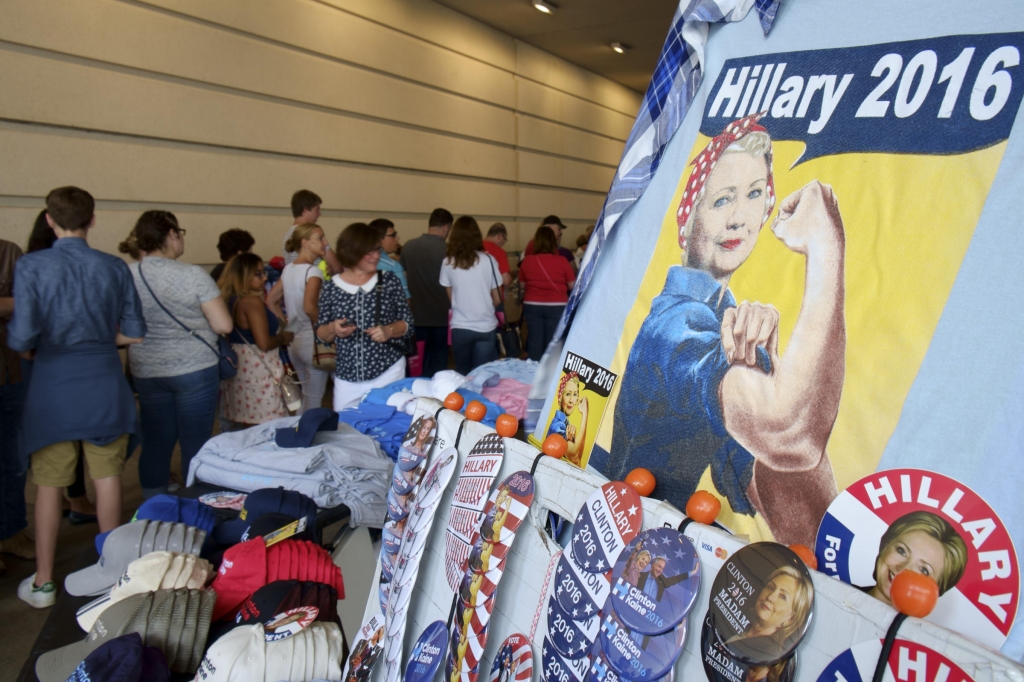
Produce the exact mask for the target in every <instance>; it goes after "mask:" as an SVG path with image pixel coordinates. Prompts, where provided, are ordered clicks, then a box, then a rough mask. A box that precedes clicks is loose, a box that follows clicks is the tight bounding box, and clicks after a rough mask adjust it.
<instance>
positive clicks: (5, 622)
mask: <svg viewBox="0 0 1024 682" xmlns="http://www.w3.org/2000/svg"><path fill="white" fill-rule="evenodd" d="M173 466H174V468H175V469H177V468H178V466H179V465H178V458H177V456H175V461H174V465H173ZM87 473H88V472H87ZM121 481H122V484H121V487H122V490H123V491H124V515H123V519H122V521H124V522H127V521H128V520H129V519H130V518H131V517H132V515H133V514H134V513H135V510H136V509H137V508H138V506H139V505H140V504H142V490H141V488H140V487H139V455H138V451H136V453H135V455H134V456H133V457H132V458H131V459H129V460H128V462H127V463H126V464H125V472H124V475H123V477H122V479H121ZM86 487H87V488H88V495H89V499H90V500H95V499H96V492H95V490H94V489H93V487H92V481H89V480H88V475H87V476H86ZM25 498H26V502H27V504H28V528H29V532H32V529H33V526H34V522H33V518H32V517H33V514H34V509H35V505H34V503H35V486H34V485H33V484H32V483H31V482H30V483H29V484H28V485H26V486H25ZM98 532H99V526H97V525H96V524H95V523H91V524H86V525H83V526H72V525H71V524H69V523H68V520H67V519H64V521H63V522H62V523H61V528H60V541H59V542H58V544H57V563H56V566H55V572H56V576H57V580H58V581H63V579H64V576H65V575H67V574H68V573H69V572H70V570H71V567H72V565H73V564H74V562H75V558H76V557H77V556H78V554H79V553H80V552H81V551H82V549H84V548H85V547H88V546H89V545H91V544H92V543H93V540H94V538H95V537H96V534H97V533H98ZM0 559H2V560H3V562H4V564H5V565H6V566H7V573H6V575H4V576H2V577H0V642H2V644H0V682H10V681H12V680H15V679H17V677H18V673H19V672H20V671H21V666H22V665H23V664H24V662H25V659H26V658H27V657H28V653H29V651H30V650H31V649H32V644H33V643H34V642H35V641H36V637H37V636H38V635H39V631H40V630H42V627H43V623H45V622H46V618H47V617H48V616H49V614H50V610H49V609H34V608H32V607H31V606H29V605H28V604H26V603H25V602H23V601H21V600H20V599H18V583H20V582H21V581H22V580H23V579H25V578H27V577H28V576H30V575H32V573H34V572H35V570H36V569H35V562H34V561H25V560H23V559H18V558H17V557H13V556H11V555H9V554H3V555H0ZM58 584H59V583H58Z"/></svg>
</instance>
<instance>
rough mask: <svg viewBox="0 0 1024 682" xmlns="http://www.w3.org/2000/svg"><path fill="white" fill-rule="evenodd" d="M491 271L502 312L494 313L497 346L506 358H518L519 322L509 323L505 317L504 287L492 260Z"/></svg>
mask: <svg viewBox="0 0 1024 682" xmlns="http://www.w3.org/2000/svg"><path fill="white" fill-rule="evenodd" d="M491 271H492V272H494V281H495V283H496V284H498V287H497V289H498V296H499V297H500V298H501V304H502V312H501V313H495V316H496V317H497V318H498V332H497V334H498V346H499V349H500V351H501V354H502V355H504V356H505V357H506V358H518V357H519V356H520V355H521V354H522V352H523V342H522V339H521V338H520V337H519V330H520V324H519V323H518V322H516V323H514V324H513V323H510V322H508V321H507V319H506V318H505V312H504V306H505V289H504V287H502V286H501V284H500V283H499V281H500V280H499V279H498V272H497V271H496V270H495V268H494V261H493V260H492V261H491Z"/></svg>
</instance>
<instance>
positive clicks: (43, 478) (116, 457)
mask: <svg viewBox="0 0 1024 682" xmlns="http://www.w3.org/2000/svg"><path fill="white" fill-rule="evenodd" d="M79 443H81V444H82V449H83V450H84V452H85V463H86V464H87V465H88V466H89V477H90V478H92V479H93V480H97V479H101V478H110V477H111V476H120V475H121V472H123V471H124V460H125V456H126V455H127V454H128V434H127V433H126V434H123V435H122V436H121V437H120V438H118V439H117V440H115V441H113V442H111V443H108V444H106V445H96V444H94V443H90V442H88V441H84V440H66V441H63V442H61V443H54V444H53V445H47V446H46V447H45V448H43V449H42V450H36V451H35V452H33V453H32V480H33V481H34V482H35V484H36V485H41V486H47V487H51V488H66V487H67V486H69V485H71V484H72V483H74V482H75V465H76V464H77V463H78V444H79Z"/></svg>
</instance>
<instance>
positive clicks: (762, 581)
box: [710, 542, 814, 665]
mask: <svg viewBox="0 0 1024 682" xmlns="http://www.w3.org/2000/svg"><path fill="white" fill-rule="evenodd" d="M813 607H814V585H813V583H812V582H811V574H810V573H809V572H808V570H807V566H805V565H804V562H803V561H801V559H800V557H798V556H797V555H796V554H794V553H793V551H792V550H790V549H789V548H788V547H784V546H783V545H780V544H777V543H774V542H755V543H754V544H752V545H747V546H746V547H743V548H742V549H739V550H737V551H736V552H735V553H734V554H733V555H732V556H730V557H729V559H728V560H726V562H725V565H724V566H722V568H721V569H720V570H719V571H718V575H716V576H715V581H714V583H713V584H712V586H711V609H710V611H711V623H712V625H713V626H714V631H715V634H716V636H717V637H718V640H719V641H720V642H721V643H722V644H723V646H725V648H726V650H727V651H728V652H729V654H730V655H731V656H732V657H733V658H735V659H737V660H740V661H743V662H744V663H748V664H754V665H763V664H771V663H775V662H776V661H778V660H780V659H783V658H786V657H787V656H789V655H790V654H791V653H793V650H794V649H795V648H796V646H797V644H799V643H800V640H801V639H803V636H804V634H805V633H806V632H807V628H808V627H809V625H810V622H811V612H812V610H813Z"/></svg>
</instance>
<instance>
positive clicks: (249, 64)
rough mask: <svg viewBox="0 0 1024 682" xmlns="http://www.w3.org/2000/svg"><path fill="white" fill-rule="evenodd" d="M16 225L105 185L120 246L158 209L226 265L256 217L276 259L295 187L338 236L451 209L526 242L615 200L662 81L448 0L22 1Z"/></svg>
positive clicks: (12, 225) (195, 249) (110, 246)
mask: <svg viewBox="0 0 1024 682" xmlns="http://www.w3.org/2000/svg"><path fill="white" fill-rule="evenodd" d="M0 16H2V17H3V20H0V93H3V95H2V96H0V238H3V239H8V240H11V241H14V242H17V243H19V244H22V245H24V244H25V242H26V241H27V237H28V232H29V229H30V227H31V224H32V220H33V219H34V217H35V214H36V213H37V212H38V210H39V209H40V208H42V206H43V198H44V197H45V195H46V193H47V191H49V190H50V189H51V188H53V187H57V186H60V185H66V184H75V185H79V186H81V187H84V188H85V189H87V190H89V191H90V192H92V194H93V195H94V196H95V197H96V199H97V201H98V207H99V210H98V211H97V218H98V226H97V228H96V229H95V231H94V232H93V235H92V237H91V238H90V241H91V243H92V244H93V245H94V246H96V247H97V248H101V249H104V250H107V251H114V250H115V249H116V245H117V243H118V242H119V241H120V240H121V239H123V238H124V236H125V235H126V234H127V233H128V231H129V230H130V229H131V226H132V224H133V223H134V221H135V219H136V218H137V217H138V214H139V213H140V212H141V211H143V210H145V209H147V208H166V209H169V210H172V211H174V212H175V213H176V214H177V215H178V217H179V220H180V221H181V223H182V225H183V227H186V228H187V229H188V236H187V237H186V244H187V248H186V252H185V259H186V260H189V261H192V262H196V263H213V262H216V261H217V260H218V259H217V252H216V249H215V244H216V241H217V235H218V234H219V233H220V232H221V231H223V230H225V229H228V228H230V227H235V226H238V227H243V228H245V229H247V230H249V231H250V232H252V233H253V235H254V236H255V237H256V249H255V250H256V252H257V253H259V254H260V255H263V256H264V257H266V258H269V257H271V256H273V255H276V254H278V253H279V251H280V247H281V235H282V234H283V233H284V230H285V229H286V228H287V227H288V225H290V224H291V214H290V212H289V210H288V201H289V198H290V197H291V194H292V192H293V191H295V190H296V189H299V188H303V187H305V188H309V189H312V190H314V191H315V192H317V193H318V194H319V195H320V196H321V197H323V199H324V218H323V219H322V220H321V224H322V225H323V226H324V227H325V229H326V231H327V233H328V238H329V239H331V240H333V239H334V238H335V237H336V235H337V234H338V232H339V231H340V230H341V228H342V227H344V226H345V225H346V224H347V223H349V222H353V221H355V220H369V219H372V218H375V217H378V216H385V217H389V218H391V219H392V220H394V221H395V223H396V224H397V225H398V229H399V232H400V234H401V236H402V238H403V239H405V240H408V239H410V238H412V237H414V236H417V235H418V234H420V233H422V232H423V231H424V230H425V226H426V218H427V216H428V215H429V213H430V211H431V210H432V209H433V208H435V207H437V206H444V207H445V208H448V209H449V210H450V211H452V213H454V214H455V215H456V216H457V215H460V214H464V213H469V214H471V215H474V216H476V217H477V219H478V220H479V221H480V223H481V226H482V227H483V228H484V229H485V231H486V228H487V227H488V226H489V225H490V223H491V222H493V221H495V220H501V221H502V222H504V223H505V224H506V225H507V226H508V227H509V229H510V238H511V240H510V241H511V243H510V244H509V246H508V247H507V248H509V249H510V250H511V249H515V248H521V247H522V246H524V245H525V244H526V241H527V240H528V239H529V238H530V236H531V235H532V232H533V229H534V228H535V227H536V225H537V222H538V220H539V218H541V217H542V216H544V215H546V214H549V213H556V214H558V215H560V216H561V217H562V219H563V221H564V222H566V224H567V225H569V227H570V229H569V230H568V232H567V234H566V236H565V238H564V239H563V242H564V243H565V245H567V246H573V244H574V242H575V238H576V236H577V235H578V234H579V233H580V232H581V231H582V230H583V228H584V227H585V226H586V225H587V224H589V223H591V222H594V220H595V219H596V218H597V214H598V212H599V211H600V208H601V203H602V201H603V199H604V194H605V192H606V191H607V189H608V185H609V183H610V182H611V177H612V174H613V173H614V169H615V165H616V164H617V163H618V160H619V155H620V153H621V150H622V145H623V142H624V141H625V139H626V136H627V135H628V133H629V129H630V126H631V125H632V121H633V117H634V114H635V112H636V109H637V107H638V106H639V101H640V96H639V95H637V94H636V93H634V92H632V91H630V90H627V89H625V88H623V87H621V86H619V85H616V84H614V83H612V82H610V81H608V80H606V79H603V78H601V77H599V76H596V75H594V74H592V73H590V72H587V71H584V70H582V69H579V68H577V67H574V66H572V65H570V64H568V63H566V62H564V61H561V60H559V59H557V58H555V57H553V56H551V55H549V54H547V53H544V52H541V51H539V50H537V49H535V48H532V47H530V46H528V45H525V44H523V43H521V42H519V41H517V40H514V39H513V38H510V37H509V36H506V35H504V34H501V33H499V32H497V31H494V30H493V29H490V28H488V27H486V26H484V25H482V24H479V23H477V22H474V21H472V20H470V19H468V18H466V17H464V16H462V15H460V14H457V13H455V12H452V11H450V10H448V9H447V8H444V7H442V6H440V5H437V4H435V3H433V2H430V0H320V1H315V0H215V1H211V0H136V1H132V2H129V1H127V0H0Z"/></svg>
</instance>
